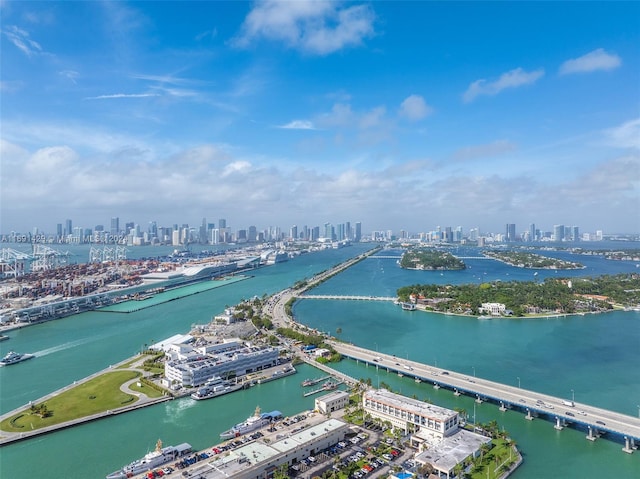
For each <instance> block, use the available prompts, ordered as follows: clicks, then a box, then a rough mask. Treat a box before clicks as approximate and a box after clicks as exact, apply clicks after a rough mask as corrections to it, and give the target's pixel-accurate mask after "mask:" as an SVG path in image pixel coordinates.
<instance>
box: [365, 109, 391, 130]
mask: <svg viewBox="0 0 640 479" xmlns="http://www.w3.org/2000/svg"><path fill="white" fill-rule="evenodd" d="M386 113H387V109H386V108H385V107H383V106H378V107H375V108H372V109H371V110H369V111H367V112H365V113H363V114H362V116H361V118H360V122H359V126H360V128H361V129H363V130H367V129H369V128H376V127H379V126H381V125H382V124H383V122H384V119H385V118H384V117H385V114H386Z"/></svg>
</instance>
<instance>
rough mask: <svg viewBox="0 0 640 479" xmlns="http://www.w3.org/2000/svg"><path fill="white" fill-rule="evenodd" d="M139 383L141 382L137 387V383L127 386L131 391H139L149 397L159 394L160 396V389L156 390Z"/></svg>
mask: <svg viewBox="0 0 640 479" xmlns="http://www.w3.org/2000/svg"><path fill="white" fill-rule="evenodd" d="M140 384H141V385H140V387H138V384H137V383H133V384H132V385H131V386H129V389H131V390H132V391H137V392H139V393H143V394H146V395H147V396H149V397H150V398H159V397H160V396H162V392H161V391H158V390H157V389H155V388H152V387H151V386H149V385H148V384H144V383H140Z"/></svg>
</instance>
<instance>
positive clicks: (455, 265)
mask: <svg viewBox="0 0 640 479" xmlns="http://www.w3.org/2000/svg"><path fill="white" fill-rule="evenodd" d="M400 267H402V268H405V269H420V270H459V269H465V268H466V265H465V264H464V262H463V261H462V260H459V259H458V258H456V257H455V256H453V255H452V254H451V253H449V252H448V251H442V250H436V249H433V248H412V249H409V250H407V251H405V252H404V254H403V255H402V258H401V259H400Z"/></svg>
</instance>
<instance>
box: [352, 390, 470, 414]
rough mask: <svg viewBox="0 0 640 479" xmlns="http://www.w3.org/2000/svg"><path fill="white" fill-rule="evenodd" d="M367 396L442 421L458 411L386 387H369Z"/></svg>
mask: <svg viewBox="0 0 640 479" xmlns="http://www.w3.org/2000/svg"><path fill="white" fill-rule="evenodd" d="M364 394H365V397H368V398H370V399H373V400H375V401H377V402H381V403H383V404H386V405H388V406H392V407H394V408H397V409H403V410H405V411H409V412H411V413H413V414H418V415H420V416H425V417H430V418H432V419H437V420H440V421H446V420H447V419H450V418H451V417H453V416H455V415H457V414H458V413H457V412H455V411H453V410H452V409H447V408H444V407H441V406H436V405H434V404H429V403H425V402H422V401H419V400H417V399H412V398H408V397H406V396H401V395H400V394H395V393H392V392H391V391H387V390H386V389H369V390H368V391H366V392H365V393H364Z"/></svg>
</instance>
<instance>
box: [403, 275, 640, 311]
mask: <svg viewBox="0 0 640 479" xmlns="http://www.w3.org/2000/svg"><path fill="white" fill-rule="evenodd" d="M398 298H399V300H400V301H403V302H409V301H410V302H413V303H415V304H416V305H417V306H418V308H419V309H423V310H426V311H434V312H441V313H451V314H465V315H481V314H485V313H486V312H487V311H486V309H485V308H486V305H487V304H500V305H504V308H503V309H504V312H502V313H500V315H505V316H514V317H525V316H544V315H554V314H579V313H598V312H605V311H610V310H612V309H614V308H637V307H638V306H639V305H640V275H638V274H619V275H615V276H600V277H596V278H547V279H545V280H544V281H542V282H534V281H524V282H522V281H510V282H502V281H496V282H493V283H482V284H463V285H457V286H453V285H437V284H422V285H420V284H416V285H413V286H404V287H402V288H400V289H398ZM483 305H485V307H484V308H483Z"/></svg>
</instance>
